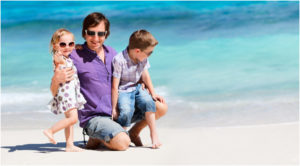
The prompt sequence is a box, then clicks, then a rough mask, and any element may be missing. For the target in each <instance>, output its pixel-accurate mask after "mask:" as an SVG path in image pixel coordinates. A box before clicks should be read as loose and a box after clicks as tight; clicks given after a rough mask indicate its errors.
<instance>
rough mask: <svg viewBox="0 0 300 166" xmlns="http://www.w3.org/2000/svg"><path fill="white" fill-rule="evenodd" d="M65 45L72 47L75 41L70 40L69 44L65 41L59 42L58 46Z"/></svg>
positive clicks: (62, 46)
mask: <svg viewBox="0 0 300 166" xmlns="http://www.w3.org/2000/svg"><path fill="white" fill-rule="evenodd" d="M67 45H69V47H74V45H75V43H74V42H70V43H69V44H67V43H65V42H60V43H59V46H60V47H61V48H65V47H66V46H67Z"/></svg>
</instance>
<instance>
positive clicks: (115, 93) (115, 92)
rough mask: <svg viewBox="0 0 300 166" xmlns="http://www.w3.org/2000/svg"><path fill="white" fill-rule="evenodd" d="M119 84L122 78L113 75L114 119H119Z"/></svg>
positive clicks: (112, 101) (112, 99) (112, 115)
mask: <svg viewBox="0 0 300 166" xmlns="http://www.w3.org/2000/svg"><path fill="white" fill-rule="evenodd" d="M119 84H120V79H119V78H116V77H113V81H112V88H111V103H112V114H111V118H112V119H117V117H118V115H117V103H118V97H119V94H118V88H119Z"/></svg>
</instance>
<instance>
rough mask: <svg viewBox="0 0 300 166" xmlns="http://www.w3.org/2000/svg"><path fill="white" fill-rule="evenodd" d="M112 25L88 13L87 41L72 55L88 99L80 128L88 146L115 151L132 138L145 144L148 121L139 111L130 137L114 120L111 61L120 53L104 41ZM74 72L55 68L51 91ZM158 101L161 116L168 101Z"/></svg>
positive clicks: (106, 20)
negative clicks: (87, 136) (102, 145)
mask: <svg viewBox="0 0 300 166" xmlns="http://www.w3.org/2000/svg"><path fill="white" fill-rule="evenodd" d="M109 25H110V24H109V21H108V19H107V18H106V17H105V16H104V15H103V14H101V13H96V12H95V13H91V14H89V15H88V16H87V17H86V18H85V19H84V22H83V27H82V37H83V38H84V39H85V40H86V42H85V43H84V44H83V45H82V49H77V50H76V51H73V52H72V53H71V55H70V58H71V59H72V60H73V62H74V64H75V66H76V68H77V74H78V78H79V80H80V90H81V92H82V94H83V96H84V97H85V99H86V101H87V103H86V104H85V105H84V109H82V110H79V111H78V116H79V121H80V127H82V128H84V129H85V131H86V132H87V134H88V135H89V137H90V138H89V141H88V143H87V148H92V149H94V148H97V146H98V145H99V144H100V143H103V144H104V145H105V146H106V147H108V148H109V149H112V150H126V149H127V148H128V147H129V144H130V140H131V141H132V142H133V143H134V144H135V145H136V146H142V145H143V144H142V142H141V140H140V137H139V134H140V132H141V130H142V129H143V128H145V127H146V126H147V123H146V121H145V120H144V119H143V115H141V111H140V110H136V112H135V115H134V117H133V120H134V121H138V120H140V121H138V122H137V123H136V124H135V125H134V126H133V127H132V128H131V129H130V131H129V136H128V135H127V132H126V131H125V130H124V129H123V128H122V127H121V126H120V125H119V124H118V123H116V122H115V121H113V120H112V119H111V113H112V104H111V83H112V64H111V62H112V59H113V57H114V56H115V55H116V54H117V52H116V51H115V50H114V49H113V48H111V47H109V46H106V45H104V44H103V43H104V41H105V40H106V39H107V37H108V36H109V33H110V30H109ZM74 72H75V71H72V70H71V69H62V70H56V71H55V73H54V76H53V78H52V84H51V91H52V92H56V91H57V89H58V87H59V85H60V84H63V83H65V82H67V81H70V80H72V79H73V74H74ZM155 104H156V110H157V111H156V113H155V117H156V119H159V118H160V117H161V116H163V115H164V114H165V113H166V112H167V104H166V103H162V102H159V101H157V102H156V103H155ZM69 130H72V129H69Z"/></svg>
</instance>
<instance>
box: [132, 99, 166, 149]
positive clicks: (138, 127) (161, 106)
mask: <svg viewBox="0 0 300 166" xmlns="http://www.w3.org/2000/svg"><path fill="white" fill-rule="evenodd" d="M155 106H156V112H155V119H156V120H157V119H159V118H161V117H162V116H164V115H165V114H166V113H167V110H168V105H167V104H166V103H161V102H159V101H156V102H155ZM146 126H147V122H146V120H141V121H139V122H137V123H136V124H135V125H134V126H133V127H132V128H131V129H130V130H129V136H130V139H131V142H133V143H134V144H135V146H143V143H142V141H141V139H140V136H139V135H140V132H141V131H142V129H144V128H145V127H146Z"/></svg>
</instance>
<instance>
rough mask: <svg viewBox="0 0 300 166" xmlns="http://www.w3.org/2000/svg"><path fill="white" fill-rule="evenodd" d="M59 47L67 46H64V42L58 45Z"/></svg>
mask: <svg viewBox="0 0 300 166" xmlns="http://www.w3.org/2000/svg"><path fill="white" fill-rule="evenodd" d="M59 46H60V47H66V46H67V44H66V43H64V42H61V43H59Z"/></svg>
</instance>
